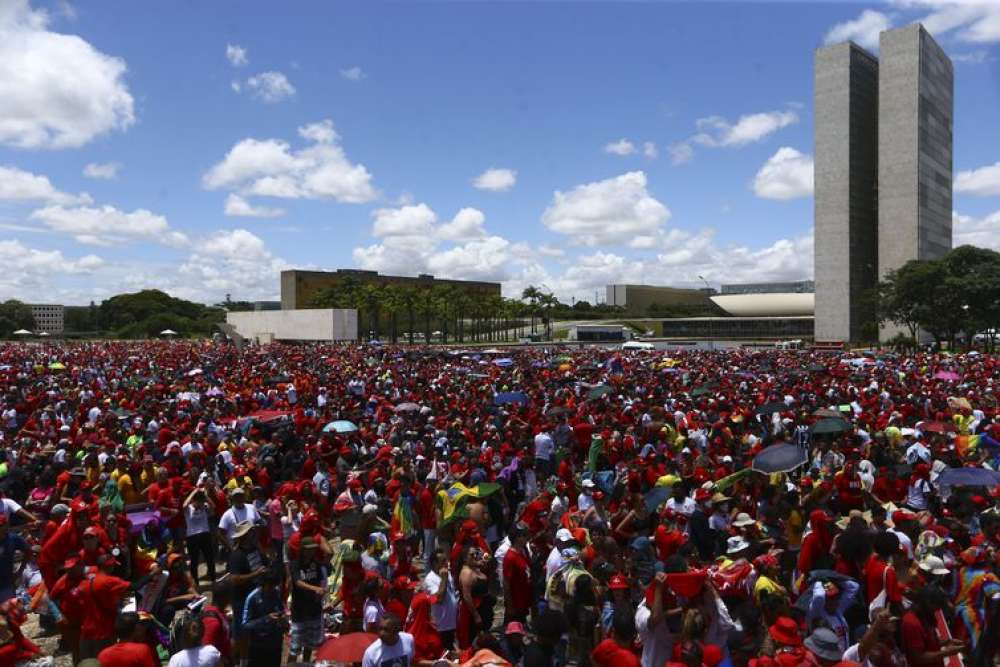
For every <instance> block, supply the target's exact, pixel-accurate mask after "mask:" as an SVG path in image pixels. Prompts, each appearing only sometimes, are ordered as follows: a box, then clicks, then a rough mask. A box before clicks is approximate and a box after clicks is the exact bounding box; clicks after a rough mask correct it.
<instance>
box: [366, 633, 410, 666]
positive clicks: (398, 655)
mask: <svg viewBox="0 0 1000 667" xmlns="http://www.w3.org/2000/svg"><path fill="white" fill-rule="evenodd" d="M414 656H415V652H414V650H413V635H411V634H410V633H408V632H400V633H399V639H398V640H396V643H395V644H393V645H392V646H386V645H384V644H383V643H382V640H381V639H377V640H375V643H374V644H372V645H371V646H369V647H368V648H367V649H365V657H364V659H363V660H362V661H361V667H412V665H413V659H414Z"/></svg>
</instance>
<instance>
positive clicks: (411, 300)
mask: <svg viewBox="0 0 1000 667" xmlns="http://www.w3.org/2000/svg"><path fill="white" fill-rule="evenodd" d="M396 292H397V294H398V295H399V300H400V302H401V303H402V307H403V310H405V311H406V326H407V331H409V339H410V345H413V329H414V324H415V323H414V314H415V311H416V309H417V303H418V301H419V299H420V290H419V289H418V288H416V287H414V286H413V285H400V286H399V287H398V288H397V290H396Z"/></svg>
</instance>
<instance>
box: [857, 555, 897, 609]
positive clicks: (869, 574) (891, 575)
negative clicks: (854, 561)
mask: <svg viewBox="0 0 1000 667" xmlns="http://www.w3.org/2000/svg"><path fill="white" fill-rule="evenodd" d="M883 572H885V588H886V594H885V595H886V599H887V600H888V601H889V602H902V600H903V595H902V594H901V593H900V592H899V583H898V582H897V580H896V571H895V570H894V569H892V568H891V567H889V566H888V565H886V563H885V561H883V560H882V559H880V558H879V557H878V556H876V555H875V554H872V555H871V556H869V557H868V562H867V563H865V591H867V594H868V604H871V603H872V600H874V599H875V598H876V597H878V594H879V593H881V592H882V573H883Z"/></svg>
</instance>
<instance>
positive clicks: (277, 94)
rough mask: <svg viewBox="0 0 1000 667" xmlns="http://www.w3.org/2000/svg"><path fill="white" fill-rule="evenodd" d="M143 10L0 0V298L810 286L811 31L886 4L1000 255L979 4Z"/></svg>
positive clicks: (974, 220) (876, 11) (997, 87)
mask: <svg viewBox="0 0 1000 667" xmlns="http://www.w3.org/2000/svg"><path fill="white" fill-rule="evenodd" d="M149 6H150V5H148V4H146V3H110V2H93V3H67V2H53V1H49V2H32V3H28V2H27V1H26V0H0V98H2V99H5V100H10V103H7V104H2V105H0V263H2V264H4V265H6V267H7V270H5V271H4V272H3V273H2V275H0V298H10V297H16V298H21V299H25V300H30V301H43V300H44V301H53V302H64V303H86V302H88V301H90V300H91V299H94V300H97V301H100V300H101V299H102V298H106V297H107V296H109V295H111V294H115V293H118V292H121V291H126V290H134V289H139V288H142V287H159V288H161V289H166V290H167V291H169V292H171V293H172V294H176V295H179V296H184V297H187V298H193V299H197V300H202V301H214V300H218V299H221V298H222V297H223V296H224V295H225V294H226V293H231V294H232V295H233V297H234V298H273V297H276V296H277V293H278V272H279V271H280V270H281V269H283V268H291V267H302V268H306V267H309V268H337V267H361V268H372V269H378V270H381V271H383V272H393V273H404V274H411V275H412V274H416V273H418V272H430V273H434V274H435V275H439V276H448V277H456V278H470V279H489V280H500V281H503V282H504V288H505V292H506V293H508V294H510V295H513V294H515V293H517V292H519V291H520V289H521V288H522V287H523V286H524V285H527V284H536V285H539V284H541V285H544V286H546V287H547V288H548V289H551V290H553V291H555V292H557V293H558V294H559V295H560V296H561V297H563V298H565V299H567V300H568V299H569V298H570V297H575V298H578V299H579V298H586V299H588V300H593V298H594V292H595V289H596V290H599V291H600V292H601V294H603V285H604V284H606V283H607V282H613V281H619V282H640V281H641V282H650V283H656V284H673V285H696V284H699V283H700V281H699V279H698V276H699V275H703V276H705V277H706V278H707V279H708V280H709V282H711V283H713V284H719V283H721V282H739V281H748V280H772V279H796V278H809V277H811V276H812V217H813V213H812V206H813V203H812V196H811V194H812V54H813V50H814V49H815V48H816V47H818V46H821V45H822V44H823V43H825V42H827V41H836V40H841V39H848V38H849V39H854V40H855V41H858V42H859V43H862V44H863V45H869V46H871V45H873V44H877V34H878V31H879V30H880V29H884V28H886V27H889V26H899V25H904V24H906V23H909V22H911V21H914V20H924V21H925V24H926V25H927V27H928V28H929V29H931V30H932V32H933V33H934V34H935V37H936V38H937V39H938V41H939V42H940V43H941V44H942V46H943V47H944V48H945V49H946V51H947V52H948V53H949V54H950V55H952V56H953V57H954V58H955V79H956V84H955V93H956V98H955V105H956V109H955V118H956V122H955V170H956V179H957V180H956V194H955V213H956V243H960V242H974V243H978V244H981V245H992V246H993V247H998V246H1000V240H998V239H1000V233H998V232H1000V123H998V122H997V118H998V117H1000V46H998V44H1000V3H995V2H985V1H984V2H977V1H976V0H970V1H969V2H961V3H956V2H949V1H947V0H897V1H896V2H893V3H891V4H879V3H854V2H851V3H827V4H813V3H799V2H796V3H688V2H647V3H614V2H607V3H589V2H588V3H573V2H544V3H542V2H521V3H510V2H494V3H490V2H429V3H421V2H407V3H374V2H372V3H354V4H348V3H320V2H315V3H300V4H296V6H295V8H296V11H294V12H291V11H288V10H287V6H286V5H283V4H281V5H279V4H278V3H265V2H214V3H193V4H189V5H184V6H182V5H179V4H175V3H163V4H162V5H160V6H159V8H158V10H157V11H149V9H148V8H149Z"/></svg>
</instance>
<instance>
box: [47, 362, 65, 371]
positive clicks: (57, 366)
mask: <svg viewBox="0 0 1000 667" xmlns="http://www.w3.org/2000/svg"><path fill="white" fill-rule="evenodd" d="M49 370H50V371H64V370H66V364H64V363H62V362H61V361H53V362H52V363H51V364H49Z"/></svg>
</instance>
